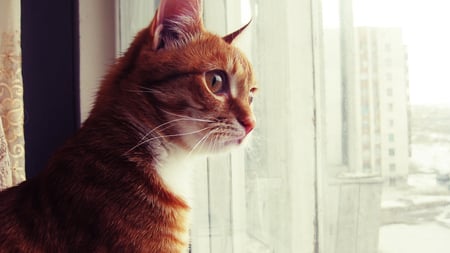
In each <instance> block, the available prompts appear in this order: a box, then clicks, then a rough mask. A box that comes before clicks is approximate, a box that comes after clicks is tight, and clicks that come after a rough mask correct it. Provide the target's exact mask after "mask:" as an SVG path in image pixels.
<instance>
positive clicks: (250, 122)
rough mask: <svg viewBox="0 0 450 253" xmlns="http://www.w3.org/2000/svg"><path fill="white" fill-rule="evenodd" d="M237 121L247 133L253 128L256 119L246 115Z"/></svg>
mask: <svg viewBox="0 0 450 253" xmlns="http://www.w3.org/2000/svg"><path fill="white" fill-rule="evenodd" d="M239 123H240V124H241V125H242V126H243V127H244V129H245V134H249V133H250V132H251V131H252V130H253V129H254V128H255V125H256V120H255V118H254V117H251V116H248V117H245V118H242V119H239Z"/></svg>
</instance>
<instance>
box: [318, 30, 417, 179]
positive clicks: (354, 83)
mask: <svg viewBox="0 0 450 253" xmlns="http://www.w3.org/2000/svg"><path fill="white" fill-rule="evenodd" d="M324 38H325V40H326V41H325V45H326V48H325V58H326V60H325V62H328V63H330V62H334V63H335V64H328V65H326V66H325V67H326V69H325V71H327V74H326V76H327V79H326V80H325V97H326V107H325V108H326V110H327V122H328V123H330V122H338V121H339V119H341V123H340V125H339V124H338V125H337V129H330V128H329V127H328V128H327V139H328V140H327V141H328V144H330V145H331V146H335V147H334V148H333V149H332V150H331V149H329V150H328V157H329V158H330V159H331V161H335V162H336V161H337V160H339V159H341V163H344V164H346V165H347V167H348V171H349V172H350V173H354V174H363V175H364V174H367V175H380V174H381V175H382V176H383V178H384V179H385V180H386V181H387V182H389V183H390V184H396V183H398V182H399V180H400V181H401V179H404V178H405V177H406V175H407V174H408V171H409V168H408V164H409V127H408V125H409V123H408V122H409V119H408V108H409V95H408V68H407V50H406V47H405V45H404V44H403V41H402V31H401V30H400V29H398V28H376V27H357V28H355V29H354V30H353V31H351V33H350V34H349V33H348V31H347V34H346V35H343V34H342V32H340V31H338V30H327V31H325V34H324ZM346 40H347V41H346ZM349 40H350V41H349ZM343 43H345V46H343ZM327 47H328V48H327ZM344 49H345V53H342V52H343V51H344ZM343 59H344V60H343ZM330 115H333V116H330ZM333 117H334V118H333ZM336 145H337V146H341V147H340V149H341V152H340V153H341V154H340V155H338V156H339V157H336V154H333V150H334V152H335V150H336ZM333 156H334V157H333ZM330 159H329V161H330Z"/></svg>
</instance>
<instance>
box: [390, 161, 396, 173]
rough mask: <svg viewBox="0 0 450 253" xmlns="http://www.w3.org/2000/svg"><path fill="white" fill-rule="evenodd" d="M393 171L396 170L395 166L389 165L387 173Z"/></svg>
mask: <svg viewBox="0 0 450 253" xmlns="http://www.w3.org/2000/svg"><path fill="white" fill-rule="evenodd" d="M395 170H396V165H395V164H394V163H391V164H389V171H390V172H395Z"/></svg>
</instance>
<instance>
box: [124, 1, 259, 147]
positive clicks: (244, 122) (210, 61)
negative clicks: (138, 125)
mask: <svg viewBox="0 0 450 253" xmlns="http://www.w3.org/2000/svg"><path fill="white" fill-rule="evenodd" d="M201 15H202V14H201V1H200V0H161V2H160V7H159V9H158V11H157V13H156V15H155V17H154V19H153V21H152V22H151V24H150V26H149V27H148V28H147V29H146V30H144V31H143V32H141V33H148V34H146V36H142V34H141V37H142V38H145V39H142V38H141V40H143V41H144V43H145V47H144V48H143V49H142V48H141V50H140V51H139V55H138V56H137V62H138V63H137V65H136V66H134V68H135V69H134V71H133V73H134V74H133V76H134V77H132V78H131V79H134V80H135V81H136V83H137V85H138V87H137V89H139V90H140V91H142V94H143V96H144V97H145V99H146V100H147V101H148V103H149V104H151V105H152V107H153V108H154V113H156V114H157V115H158V124H159V125H157V126H154V127H156V128H153V129H149V130H150V131H151V132H152V134H148V136H147V138H154V137H153V134H154V133H159V134H160V135H162V136H165V139H167V140H169V141H170V142H171V143H174V144H175V145H177V146H179V147H181V148H183V149H185V150H187V151H189V152H191V151H194V152H197V153H198V152H217V151H222V150H225V149H228V148H230V147H233V146H238V145H240V144H241V142H242V141H243V140H244V139H245V138H246V137H247V135H248V134H249V133H250V132H251V131H252V130H253V128H254V127H255V118H254V115H253V112H252V108H251V104H252V100H253V95H254V93H255V91H256V89H257V88H256V84H255V79H254V76H253V71H252V67H251V65H250V63H249V61H248V60H247V58H246V57H245V56H244V55H243V54H242V53H241V51H240V50H238V49H237V48H236V47H234V46H233V45H232V43H233V40H234V39H235V38H236V37H237V36H238V35H239V34H240V33H241V32H242V31H243V30H244V28H245V27H246V26H244V27H243V28H241V29H239V30H238V31H236V32H234V33H232V34H230V35H227V36H225V37H220V36H217V35H214V34H212V33H210V32H207V31H206V30H205V29H204V27H203V22H202V18H201ZM137 40H139V36H138V38H137ZM134 43H142V41H140V42H136V41H135V42H134ZM132 47H133V46H132Z"/></svg>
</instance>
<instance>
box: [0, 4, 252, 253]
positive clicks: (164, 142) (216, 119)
mask: <svg viewBox="0 0 450 253" xmlns="http://www.w3.org/2000/svg"><path fill="white" fill-rule="evenodd" d="M200 10H201V7H200V1H198V0H189V1H182V0H163V1H161V5H160V8H159V12H158V13H157V14H156V16H155V18H154V20H153V21H152V23H151V25H150V26H149V28H146V29H144V30H142V31H141V32H140V33H139V34H138V35H137V36H136V38H135V40H134V42H133V43H132V45H131V46H130V48H129V50H128V51H127V53H126V54H125V55H124V56H123V57H121V58H120V59H119V60H118V61H117V63H116V64H115V65H114V66H113V67H112V69H111V71H110V72H109V74H108V75H106V77H105V80H104V81H103V83H102V86H101V88H100V90H99V92H98V96H97V100H96V103H95V106H94V108H93V110H92V112H91V114H90V117H89V118H88V119H87V120H86V122H85V123H84V124H83V126H82V127H81V129H80V130H79V131H78V132H77V133H76V134H75V136H74V137H72V138H71V139H69V140H68V141H67V143H66V144H65V145H64V146H63V147H62V148H61V149H60V150H59V151H57V152H56V154H55V155H54V156H53V157H52V159H51V160H50V161H49V164H48V166H47V168H46V169H45V170H44V171H43V172H42V173H41V174H40V175H39V176H37V177H36V178H33V179H30V180H28V181H26V182H24V183H22V184H21V185H19V186H17V187H13V188H10V189H8V190H5V191H3V192H0V252H164V253H166V252H167V253H170V252H184V251H185V250H186V249H187V248H188V245H189V236H188V234H189V224H190V209H191V203H190V195H191V192H190V184H191V183H190V179H189V175H190V171H191V169H192V168H190V167H191V162H190V161H191V160H192V158H193V156H196V155H197V154H198V153H201V154H203V153H206V154H207V153H211V152H216V151H221V150H224V149H228V148H230V147H233V146H237V145H239V144H240V143H241V142H242V140H243V139H244V138H245V137H246V135H247V134H248V133H249V132H250V131H251V130H252V129H253V127H254V119H253V116H252V112H251V109H250V103H251V98H252V93H253V91H254V89H255V87H254V80H253V76H252V73H251V67H250V65H249V63H248V61H247V60H246V59H245V57H244V56H243V55H242V54H241V53H240V52H239V51H238V50H237V49H236V48H234V47H233V46H232V45H231V44H230V43H231V41H232V40H233V39H234V37H236V35H237V34H238V33H240V32H241V30H239V31H238V32H237V33H234V34H231V35H229V36H226V37H224V38H221V37H218V36H216V35H213V34H210V33H208V32H206V31H204V29H203V25H202V21H201V18H200V13H201V12H200Z"/></svg>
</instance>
